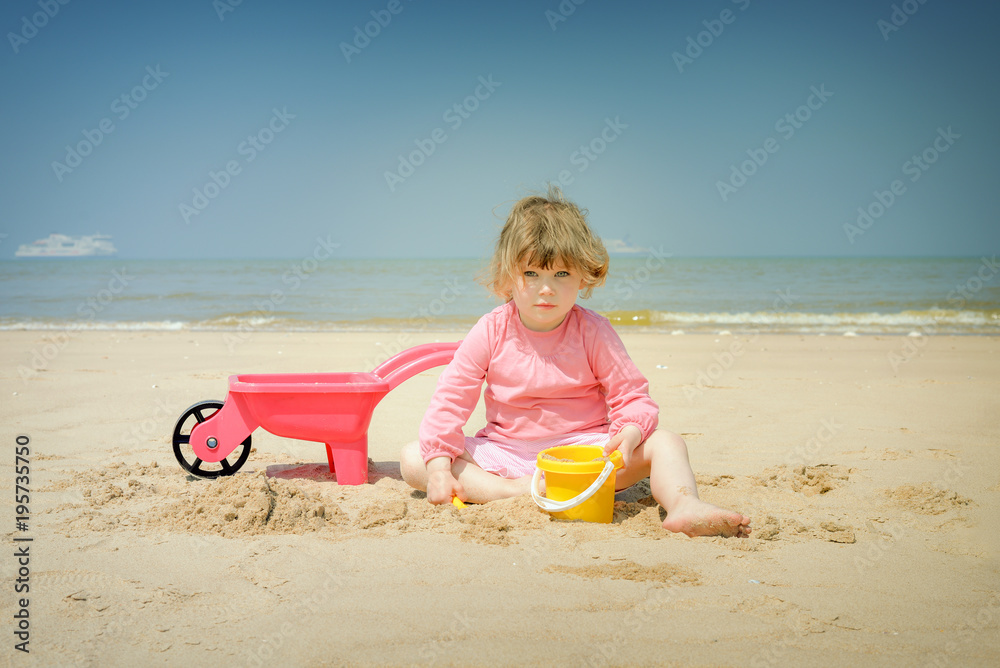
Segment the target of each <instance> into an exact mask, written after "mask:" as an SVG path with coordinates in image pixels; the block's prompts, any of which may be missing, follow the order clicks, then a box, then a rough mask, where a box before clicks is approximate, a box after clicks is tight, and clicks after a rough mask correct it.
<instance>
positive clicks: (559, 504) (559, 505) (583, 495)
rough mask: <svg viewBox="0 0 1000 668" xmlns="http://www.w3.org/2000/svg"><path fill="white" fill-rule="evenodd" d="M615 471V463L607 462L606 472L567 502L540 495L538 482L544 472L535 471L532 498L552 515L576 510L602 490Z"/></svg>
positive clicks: (532, 478) (605, 465)
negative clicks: (571, 509) (602, 486)
mask: <svg viewBox="0 0 1000 668" xmlns="http://www.w3.org/2000/svg"><path fill="white" fill-rule="evenodd" d="M614 470H615V463H614V462H612V461H610V460H609V461H607V462H605V463H604V470H603V471H601V475H599V476H597V480H595V481H594V483H593V484H592V485H591V486H590V487H588V488H587V489H585V490H583V491H582V492H580V493H579V494H577V495H576V496H574V497H573V498H572V499H568V500H566V501H553V500H552V499H546V498H545V497H544V496H542V495H540V494H539V493H538V481H539V480H541V477H542V470H541V469H540V468H536V469H535V474H534V475H533V476H532V477H531V498H532V499H534V500H535V503H536V504H537V505H538V507H539V508H541V509H542V510H544V511H546V512H550V513H561V512H563V511H566V510H569V509H570V508H576V507H577V506H578V505H580V504H581V503H583V502H584V501H586V500H587V499H589V498H590V497H592V496H593V495H594V494H595V493H596V492H597V490H599V489H600V488H601V485H603V484H604V483H605V482H606V481H607V479H608V476H610V475H611V472H612V471H614Z"/></svg>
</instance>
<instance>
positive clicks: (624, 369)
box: [590, 319, 660, 452]
mask: <svg viewBox="0 0 1000 668" xmlns="http://www.w3.org/2000/svg"><path fill="white" fill-rule="evenodd" d="M590 357H591V368H592V369H593V371H594V375H595V376H596V377H597V380H598V382H599V383H601V386H602V387H603V388H604V390H605V392H606V397H605V400H606V401H607V404H608V420H609V421H610V422H611V426H610V428H609V430H608V433H610V434H611V436H612V440H614V439H615V438H616V437H618V436H619V435H620V434H622V430H623V429H624V428H625V427H626V426H628V425H633V426H634V427H635V428H636V430H637V432H638V437H639V440H638V442H637V443H635V445H638V444H639V443H641V442H643V441H645V440H646V439H647V438H648V437H649V435H650V434H651V433H653V430H654V429H656V425H657V424H658V423H659V415H660V408H659V406H657V405H656V402H655V401H653V399H652V398H651V397H650V396H649V382H648V381H647V380H646V378H645V377H644V376H643V375H642V374H641V373H640V372H639V369H638V368H637V367H636V366H635V363H634V362H633V361H632V358H631V357H629V356H628V352H626V350H625V344H623V343H622V340H621V338H620V337H619V336H618V333H617V332H615V330H614V328H613V327H611V323H609V322H608V321H607V320H604V319H602V321H601V322H600V324H599V326H598V330H597V336H596V337H595V338H594V343H593V349H592V351H591V354H590ZM633 438H634V435H632V437H629V438H627V439H626V438H625V436H623V437H622V440H619V441H618V442H619V443H621V442H623V441H624V442H626V443H627V444H631V441H632V440H633ZM631 449H634V446H633V448H630V449H629V452H631Z"/></svg>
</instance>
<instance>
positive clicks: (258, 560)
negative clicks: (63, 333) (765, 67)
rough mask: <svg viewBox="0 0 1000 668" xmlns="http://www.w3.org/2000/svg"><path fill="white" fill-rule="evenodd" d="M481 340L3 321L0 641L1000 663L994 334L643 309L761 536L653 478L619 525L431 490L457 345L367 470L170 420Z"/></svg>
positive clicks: (51, 652)
mask: <svg viewBox="0 0 1000 668" xmlns="http://www.w3.org/2000/svg"><path fill="white" fill-rule="evenodd" d="M460 337H461V333H454V334H450V335H449V334H436V335H431V334H427V333H422V334H421V333H410V334H406V335H405V336H404V335H402V334H400V333H392V332H384V333H377V334H360V333H358V334H355V333H337V334H318V333H308V334H278V333H254V334H253V335H252V336H250V337H249V338H248V340H247V341H246V342H244V343H241V344H240V345H238V346H236V347H235V349H233V350H230V349H229V348H227V346H226V343H225V341H224V338H223V334H221V333H213V332H170V333H167V332H148V333H144V332H127V333H126V332H85V333H73V334H72V335H71V336H69V337H62V338H59V337H56V336H55V335H54V334H53V333H45V332H10V331H8V332H3V333H0V340H2V342H3V346H2V353H0V354H2V360H3V364H2V365H0V370H2V371H0V394H2V396H3V398H4V400H3V404H2V415H3V425H4V430H3V439H4V442H5V448H6V452H7V453H8V455H7V457H5V461H3V462H2V467H0V471H2V477H0V487H2V488H3V495H4V498H5V499H6V502H5V505H4V508H5V511H4V540H5V541H6V546H5V547H4V554H5V555H6V556H4V557H3V558H2V559H0V571H2V579H3V587H2V589H3V592H4V594H3V597H2V598H0V602H2V610H0V616H2V618H3V619H4V620H6V621H4V622H2V624H0V626H2V629H0V630H2V631H3V634H2V636H0V637H3V638H5V639H6V640H5V641H4V646H3V649H2V651H0V657H2V659H0V663H2V665H19V666H20V665H26V666H28V665H31V666H34V665H37V666H53V665H60V666H91V665H93V666H96V665H101V666H105V665H122V666H124V665H129V666H132V665H185V666H220V665H223V666H228V665H240V666H246V665H250V666H253V665H279V664H280V665H307V666H327V665H329V666H335V665H387V664H389V665H414V664H417V665H426V664H438V665H554V664H560V665H581V664H582V665H630V666H645V665H668V666H669V665H678V666H680V665H694V666H743V665H751V666H779V665H885V666H913V665H934V666H938V665H941V666H944V665H955V666H959V665H961V666H994V665H997V664H998V663H1000V640H998V638H1000V634H998V629H1000V562H998V554H1000V533H998V530H1000V519H998V518H1000V512H998V511H1000V447H998V438H1000V339H997V338H988V337H922V338H921V339H920V340H919V341H918V343H919V345H915V343H914V339H912V338H909V337H889V336H860V337H841V336H825V337H823V336H805V337H801V336H795V335H784V336H780V335H760V336H754V337H745V336H714V335H697V336H695V335H686V336H670V335H664V334H654V333H636V332H625V333H624V335H623V337H624V340H625V343H626V345H627V347H628V349H629V350H630V352H631V354H632V356H633V358H634V359H635V361H636V363H637V364H638V366H639V368H640V369H641V370H642V371H643V372H644V373H645V374H646V375H647V377H648V378H649V380H650V387H651V393H652V395H653V398H654V399H655V400H656V401H657V402H658V403H659V404H660V406H661V411H662V413H661V426H662V427H663V428H667V429H671V430H673V431H676V432H678V433H681V434H682V435H683V436H684V438H685V439H686V440H687V442H688V447H689V450H690V454H691V461H692V465H693V467H694V469H695V471H696V473H697V474H698V484H699V491H700V493H701V496H702V497H703V498H705V499H706V500H709V501H711V502H713V503H716V504H720V505H724V506H729V507H733V508H736V509H739V510H740V511H742V512H744V513H746V514H748V515H750V516H751V518H752V522H753V529H754V531H753V534H752V536H751V537H750V538H748V539H723V538H695V539H692V538H687V537H685V536H681V535H675V534H670V533H667V532H666V531H664V530H663V529H662V528H661V526H660V523H661V522H662V520H663V518H664V517H665V515H664V511H663V510H662V509H661V508H659V506H657V504H656V503H655V501H653V499H652V498H651V497H650V495H649V487H648V485H646V484H642V483H640V484H639V485H636V486H635V487H633V488H632V489H630V490H627V491H625V492H623V493H620V494H619V495H618V497H617V500H616V503H615V520H614V522H613V523H612V524H607V525H600V524H588V523H579V522H561V521H555V520H552V519H551V518H550V517H549V516H548V515H547V514H545V513H542V512H541V511H539V510H537V509H536V508H535V506H534V504H533V503H532V502H531V500H530V498H518V499H511V500H508V501H503V502H498V503H494V504H486V505H482V506H469V507H467V508H464V509H461V510H460V509H456V508H455V507H453V506H451V505H446V506H437V507H436V506H431V505H430V504H429V503H427V501H426V499H425V498H424V495H423V494H421V493H419V492H415V491H413V490H411V489H409V488H408V487H407V486H406V485H405V484H404V483H403V482H402V481H401V480H400V477H399V469H398V452H399V449H400V447H401V446H402V445H403V444H404V443H406V442H407V441H409V440H412V439H413V438H414V436H415V433H416V429H417V426H418V424H419V421H420V418H421V416H422V414H423V411H424V409H425V408H426V405H427V403H428V400H429V398H430V395H431V392H432V390H433V387H434V383H435V381H436V377H437V375H438V372H439V370H436V369H435V370H431V371H428V372H425V373H422V374H420V375H418V376H416V377H414V378H412V379H410V380H408V381H407V382H405V383H404V384H403V385H401V386H399V387H398V388H396V389H395V390H393V391H392V392H391V393H390V394H389V395H388V396H387V397H386V398H385V399H384V400H383V401H382V403H381V404H380V405H379V406H378V407H377V408H376V410H375V414H374V418H373V421H372V425H371V429H370V431H369V437H370V451H369V455H370V457H371V460H372V461H371V462H370V481H369V483H368V484H366V485H363V486H356V487H348V486H338V485H337V484H336V481H335V478H334V477H333V476H331V474H330V473H329V471H328V469H327V466H326V463H325V452H324V448H323V446H322V445H320V444H318V443H312V442H306V441H295V440H290V439H284V438H280V437H277V436H274V435H272V434H269V433H268V432H266V431H263V430H257V431H256V432H255V433H254V435H253V445H252V447H253V450H252V452H251V454H250V457H249V460H248V462H247V464H246V465H245V466H244V467H243V468H242V469H241V470H240V472H239V473H237V474H236V475H234V476H232V477H228V478H219V479H217V480H204V479H195V478H192V477H190V476H188V475H187V474H186V473H185V472H184V471H183V470H182V469H181V468H180V466H179V465H178V464H177V463H176V461H175V459H174V456H173V453H172V450H171V445H170V435H171V432H172V430H173V427H174V422H175V421H176V420H177V418H178V417H179V416H180V414H181V413H182V412H183V411H184V410H185V409H186V408H187V407H188V406H190V405H191V404H194V403H195V402H197V401H200V400H206V399H218V400H222V399H224V398H225V395H226V389H227V377H228V376H229V375H230V374H234V373H253V372H257V373H266V372H314V371H365V370H370V369H371V368H372V367H374V365H375V363H377V362H379V361H381V360H382V359H384V358H385V357H386V356H387V354H388V351H391V350H393V349H399V347H400V345H399V344H400V342H405V345H404V346H403V347H406V346H409V345H413V344H416V343H422V342H428V341H433V340H456V339H458V338H460ZM734 344H739V345H734ZM734 353H735V354H734ZM39 362H44V365H42V364H40V363H39ZM32 366H35V367H37V370H36V371H33V372H31V373H26V370H27V369H31V367H32ZM19 367H21V369H20V372H19ZM22 375H25V376H29V377H27V378H23V377H22ZM482 416H483V413H482V409H481V408H479V409H477V411H476V413H475V415H474V416H473V420H472V423H471V425H472V426H471V427H470V432H471V431H474V430H475V429H476V428H478V425H479V424H480V423H481V421H482ZM18 435H26V436H28V437H29V438H30V451H31V454H30V457H29V460H30V465H29V467H30V476H29V477H30V482H29V485H28V487H29V489H30V503H29V510H30V515H29V519H28V531H18V530H16V525H15V503H14V498H15V488H14V486H15V475H16V474H15V469H14V466H15V455H14V450H15V447H16V438H17V436H18ZM24 537H30V538H32V539H33V540H32V541H31V542H30V543H28V542H23V541H22V542H15V540H14V539H15V538H24ZM24 545H29V546H30V559H29V565H28V567H27V568H28V569H29V571H30V573H29V575H28V576H27V584H28V585H29V587H30V589H29V591H28V592H27V593H24V592H22V593H15V585H16V580H17V578H18V573H19V568H20V565H19V564H18V560H17V558H16V557H14V556H13V555H14V552H15V550H16V549H20V548H22V547H23V546H24ZM21 598H26V599H27V600H28V605H27V610H28V611H29V614H30V617H29V619H30V623H29V630H28V633H29V644H28V645H27V648H28V649H30V653H29V654H23V653H21V652H19V651H16V650H15V647H14V646H15V644H16V643H17V642H19V639H18V638H17V637H16V636H15V635H14V631H16V630H17V620H16V619H15V618H14V615H15V614H18V613H19V611H20V610H21V601H20V599H21Z"/></svg>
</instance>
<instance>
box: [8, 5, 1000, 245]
mask: <svg viewBox="0 0 1000 668" xmlns="http://www.w3.org/2000/svg"><path fill="white" fill-rule="evenodd" d="M233 2H234V0H217V1H216V2H212V0H197V1H194V0H181V1H178V2H172V3H144V2H134V1H130V2H105V3H99V4H95V3H84V2H69V3H68V4H65V5H62V4H59V2H58V0H33V1H23V0H12V1H10V2H6V3H4V5H3V7H2V9H0V29H2V31H3V34H4V36H5V38H4V44H3V45H2V46H0V86H2V91H3V94H2V99H0V117H2V119H3V123H2V125H0V155H2V158H0V233H2V234H5V235H6V237H3V238H2V240H0V258H9V257H12V256H13V253H14V250H15V249H16V247H17V245H18V244H21V243H27V242H30V241H32V240H34V239H36V238H39V237H42V236H46V235H47V234H49V233H50V232H62V233H67V234H74V235H76V234H91V233H95V232H101V233H104V234H111V235H113V236H114V238H115V244H116V245H117V247H118V248H119V251H120V255H121V256H122V257H127V258H152V257H157V258H216V257H218V258H222V257H225V258H230V257H235V258H240V257H251V258H252V257H301V256H305V255H307V254H309V253H311V252H312V250H313V249H314V248H315V247H316V246H317V243H318V242H317V238H322V239H324V240H326V241H327V242H328V243H329V242H333V243H337V244H339V247H338V250H339V252H340V253H341V254H342V255H343V256H345V257H387V258H391V257H436V256H447V257H477V256H481V255H484V254H486V253H488V252H489V250H490V246H491V244H492V241H493V238H494V235H495V233H496V231H497V229H498V225H499V224H500V223H501V222H502V220H501V219H500V218H498V217H497V214H503V213H504V212H505V211H506V208H507V207H508V206H509V204H510V203H511V202H512V201H513V200H515V199H517V198H518V197H521V196H524V195H525V194H528V193H529V192H533V191H537V190H540V189H544V187H545V184H546V183H547V182H559V181H560V179H562V181H563V183H564V184H565V185H564V190H565V192H566V194H567V195H568V196H569V197H571V198H572V199H574V200H575V201H577V202H578V203H579V204H580V205H581V206H583V207H585V208H587V209H588V210H589V211H590V221H591V224H592V225H593V226H594V227H595V229H597V231H598V232H599V233H600V234H601V235H602V236H604V237H606V238H615V239H627V240H628V241H629V242H630V243H632V244H635V245H640V246H646V247H656V248H662V249H663V251H664V252H670V253H673V254H675V255H677V256H713V255H720V256H730V255H747V256H756V255H807V256H808V255H847V256H853V255H858V256H860V255H869V256H870V255H976V254H982V253H995V252H996V251H997V250H998V249H1000V225H998V224H997V223H998V210H1000V207H998V204H997V199H996V198H995V196H994V191H995V190H996V181H997V176H998V172H1000V169H998V165H997V160H998V157H1000V130H998V127H997V123H996V119H997V118H998V117H1000V93H998V90H997V69H996V67H997V63H998V62H1000V46H998V40H997V39H996V33H997V29H998V27H1000V9H998V6H997V5H996V3H992V2H986V1H985V0H980V1H975V2H963V3H947V2H945V1H944V0H925V1H924V2H923V3H921V2H920V1H919V0H906V2H898V1H897V2H879V1H862V0H848V1H845V2H809V1H793V0H782V1H772V2H764V1H763V0H738V1H731V0H712V1H706V2H687V1H685V2H681V1H666V2H623V3H613V2H610V1H608V0H586V1H585V2H583V3H582V4H579V5H577V4H575V3H574V2H573V0H563V1H562V2H559V1H558V0H550V1H546V0H541V1H538V2H518V1H510V2H457V1H455V2H449V1H444V2H431V1H430V0H398V1H392V2H390V1H389V0H374V1H372V2H336V3H334V2H329V3H325V2H305V1H302V2H273V1H272V2H266V1H264V0H243V2H241V3H239V4H238V5H236V4H233ZM46 12H47V13H46ZM904 19H905V21H904ZM379 21H381V24H380V23H379ZM880 22H882V23H880ZM366 30H367V32H368V35H364V33H365V31H366ZM359 33H360V34H361V35H364V36H361V37H359V36H358V35H359ZM345 45H350V47H349V48H348V47H345ZM345 51H346V53H345ZM678 54H679V55H678ZM456 105H457V108H456ZM107 130H110V132H108V131H107ZM67 147H69V150H67ZM84 153H85V154H86V155H81V154H84ZM914 156H916V157H917V160H918V161H914V160H913V158H914ZM755 159H756V161H755ZM401 160H402V162H401ZM748 161H749V162H748ZM227 166H228V167H229V171H228V172H227ZM213 175H214V176H213ZM859 207H860V208H861V209H862V212H867V213H868V217H867V218H861V221H860V224H859V221H858V219H859V215H860V214H859V211H858V209H859ZM845 225H846V226H847V227H846V228H845Z"/></svg>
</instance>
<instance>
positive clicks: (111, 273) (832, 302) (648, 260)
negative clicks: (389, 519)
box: [0, 255, 1000, 335]
mask: <svg viewBox="0 0 1000 668" xmlns="http://www.w3.org/2000/svg"><path fill="white" fill-rule="evenodd" d="M483 267H484V262H483V261H482V260H468V259H442V260H426V259H411V260H399V259H393V260H387V259H382V260H377V259H376V260H373V259H365V260H360V259H337V258H330V259H326V260H317V259H315V258H314V257H311V256H310V257H305V258H303V259H298V260H294V259H292V260H126V259H74V260H56V259H49V260H4V261H0V286H2V291H0V294H2V301H0V329H3V330H80V329H94V330H167V331H169V330H199V331H205V330H218V331H384V330H400V329H405V330H416V331H422V330H428V331H444V330H449V331H452V330H459V331H461V330H465V329H468V327H470V326H471V325H472V324H473V323H475V321H476V320H477V319H478V318H479V317H480V316H481V315H482V314H483V313H485V312H487V311H489V310H490V309H492V308H493V307H495V306H496V305H497V304H498V303H499V302H497V301H496V300H495V299H494V298H492V297H491V296H490V295H489V294H488V293H487V292H486V290H485V288H483V287H482V286H481V285H480V284H479V283H477V282H476V277H477V275H478V274H479V273H480V272H481V271H482V269H483ZM578 303H579V304H581V305H582V306H585V307H587V308H591V309H593V310H596V311H598V312H600V313H602V314H604V315H606V316H608V317H609V318H610V319H611V320H612V322H613V323H614V324H615V326H616V327H617V328H619V329H620V330H621V331H661V332H667V333H675V332H691V333H697V332H719V331H729V332H732V333H733V334H737V333H747V332H773V333H811V334H814V333H823V334H847V333H855V334H859V335H861V334H904V335H905V334H910V333H913V332H919V333H921V334H972V335H1000V265H998V264H997V262H996V257H995V256H993V255H990V256H986V257H973V258H857V259H856V258H851V259H847V258H670V257H662V256H657V255H649V256H644V257H634V256H629V257H613V258H612V262H611V274H610V277H609V279H608V281H607V284H606V285H605V286H604V287H602V288H599V289H598V290H596V291H595V292H594V295H593V297H591V298H590V299H580V300H578Z"/></svg>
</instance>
